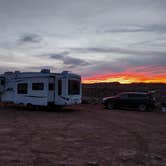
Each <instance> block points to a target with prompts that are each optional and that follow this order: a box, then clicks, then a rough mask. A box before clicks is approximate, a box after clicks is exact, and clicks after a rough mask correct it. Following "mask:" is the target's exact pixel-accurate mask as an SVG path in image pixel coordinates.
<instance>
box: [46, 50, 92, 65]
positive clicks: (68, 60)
mask: <svg viewBox="0 0 166 166" xmlns="http://www.w3.org/2000/svg"><path fill="white" fill-rule="evenodd" d="M47 56H48V57H49V58H50V59H55V60H60V61H62V62H63V64H65V65H68V66H70V67H74V66H87V65H90V63H89V62H87V61H85V60H83V59H78V58H73V57H71V56H69V52H62V53H59V54H50V55H47Z"/></svg>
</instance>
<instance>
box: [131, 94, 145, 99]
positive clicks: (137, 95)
mask: <svg viewBox="0 0 166 166" xmlns="http://www.w3.org/2000/svg"><path fill="white" fill-rule="evenodd" d="M128 95H129V98H131V99H146V98H147V95H146V94H128Z"/></svg>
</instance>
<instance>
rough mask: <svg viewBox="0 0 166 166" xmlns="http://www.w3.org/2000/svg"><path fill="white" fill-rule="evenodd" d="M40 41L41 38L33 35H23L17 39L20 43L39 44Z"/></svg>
mask: <svg viewBox="0 0 166 166" xmlns="http://www.w3.org/2000/svg"><path fill="white" fill-rule="evenodd" d="M41 40H42V38H41V36H39V35H38V34H34V33H28V34H23V35H22V36H21V37H20V38H19V42H20V43H40V42H41Z"/></svg>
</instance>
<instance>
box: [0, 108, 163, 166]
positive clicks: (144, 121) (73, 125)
mask: <svg viewBox="0 0 166 166" xmlns="http://www.w3.org/2000/svg"><path fill="white" fill-rule="evenodd" d="M165 131H166V114H165V113H162V112H138V111H124V110H112V111H110V110H106V109H104V108H103V107H102V106H101V105H78V106H72V107H68V108H64V109H62V110H57V111H55V110H54V111H46V110H44V109H43V110H38V111H30V110H29V111H28V110H26V109H25V108H17V107H9V106H8V107H4V106H1V107H0V165H2V166H31V165H32V166H56V165H57V166H79V165H80V166H81V165H82V166H86V165H87V166H89V165H92V166H93V165H96V166H97V165H100V166H107V165H108V166H111V165H112V166H119V165H122V166H135V165H136V166H137V165H138V166H143V165H148V166H164V165H165V163H166V158H165V156H166V132H165Z"/></svg>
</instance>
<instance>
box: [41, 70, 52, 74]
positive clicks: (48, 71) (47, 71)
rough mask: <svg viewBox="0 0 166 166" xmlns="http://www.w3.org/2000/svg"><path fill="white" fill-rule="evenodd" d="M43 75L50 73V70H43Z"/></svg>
mask: <svg viewBox="0 0 166 166" xmlns="http://www.w3.org/2000/svg"><path fill="white" fill-rule="evenodd" d="M41 73H50V69H42V70H41Z"/></svg>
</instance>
